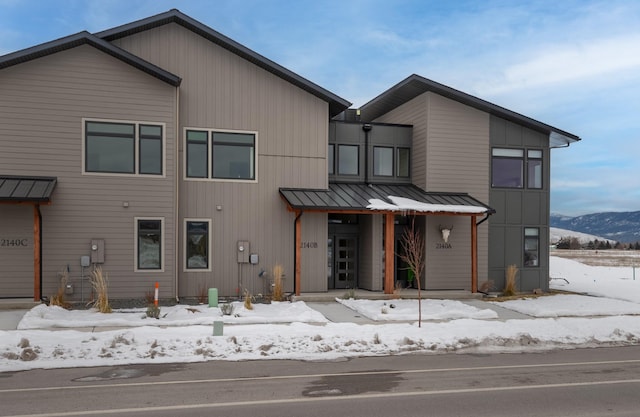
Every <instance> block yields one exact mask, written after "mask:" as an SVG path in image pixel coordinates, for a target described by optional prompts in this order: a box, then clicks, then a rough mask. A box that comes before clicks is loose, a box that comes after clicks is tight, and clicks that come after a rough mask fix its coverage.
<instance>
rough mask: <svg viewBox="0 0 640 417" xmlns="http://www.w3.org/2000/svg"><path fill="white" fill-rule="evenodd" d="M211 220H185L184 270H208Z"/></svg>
mask: <svg viewBox="0 0 640 417" xmlns="http://www.w3.org/2000/svg"><path fill="white" fill-rule="evenodd" d="M210 230H211V220H185V270H189V271H191V270H205V271H206V270H210V264H209V259H210V256H211V255H210V246H211V245H210V242H209V239H210V236H211V233H210Z"/></svg>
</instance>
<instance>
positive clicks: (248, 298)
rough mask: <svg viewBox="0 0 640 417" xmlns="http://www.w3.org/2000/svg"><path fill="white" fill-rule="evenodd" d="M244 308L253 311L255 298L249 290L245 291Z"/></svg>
mask: <svg viewBox="0 0 640 417" xmlns="http://www.w3.org/2000/svg"><path fill="white" fill-rule="evenodd" d="M244 308H245V309H247V310H253V296H252V295H251V294H249V291H247V290H244Z"/></svg>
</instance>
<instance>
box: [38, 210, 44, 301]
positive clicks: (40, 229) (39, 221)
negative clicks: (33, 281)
mask: <svg viewBox="0 0 640 417" xmlns="http://www.w3.org/2000/svg"><path fill="white" fill-rule="evenodd" d="M36 211H37V212H38V232H39V235H40V247H39V248H38V250H39V252H40V265H38V266H39V268H40V284H39V286H40V301H46V299H45V297H43V296H42V212H41V211H40V204H36Z"/></svg>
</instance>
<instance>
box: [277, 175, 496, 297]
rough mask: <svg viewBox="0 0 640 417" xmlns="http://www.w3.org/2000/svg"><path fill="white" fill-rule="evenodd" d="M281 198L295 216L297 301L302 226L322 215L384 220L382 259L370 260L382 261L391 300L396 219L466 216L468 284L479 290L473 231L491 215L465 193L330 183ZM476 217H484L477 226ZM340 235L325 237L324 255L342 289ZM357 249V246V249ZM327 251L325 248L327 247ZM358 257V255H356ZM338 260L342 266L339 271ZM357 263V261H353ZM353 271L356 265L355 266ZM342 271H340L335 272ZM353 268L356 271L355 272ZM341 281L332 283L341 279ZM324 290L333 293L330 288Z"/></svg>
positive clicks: (346, 262) (346, 268) (345, 269)
mask: <svg viewBox="0 0 640 417" xmlns="http://www.w3.org/2000/svg"><path fill="white" fill-rule="evenodd" d="M280 195H281V197H282V198H283V200H284V201H285V203H286V204H287V208H288V210H290V211H293V212H294V213H296V218H295V236H296V238H295V277H294V291H295V294H296V295H300V293H301V291H302V289H303V288H302V282H301V263H302V262H304V260H303V259H302V256H301V250H300V248H301V244H300V243H301V236H302V222H301V217H302V214H303V213H305V212H316V213H318V212H320V213H329V215H331V214H339V215H342V216H344V215H356V216H358V217H362V216H371V215H382V216H383V218H384V222H383V224H384V226H383V229H384V231H383V233H382V235H383V239H384V245H383V247H381V248H380V249H381V253H380V252H379V253H380V255H378V253H373V256H382V258H383V269H384V272H383V285H382V288H383V289H384V292H385V293H387V294H392V293H393V290H394V281H395V278H396V261H395V255H396V253H397V251H396V245H397V243H396V242H397V238H396V233H395V230H396V229H395V217H396V215H398V214H402V215H408V216H464V217H468V218H470V237H471V242H470V243H469V247H470V251H469V252H470V259H469V265H470V268H469V270H470V275H471V276H470V281H471V285H470V288H471V292H477V289H478V266H477V264H478V248H477V226H478V224H480V223H482V222H483V221H484V220H486V219H487V218H488V216H489V215H491V214H493V213H495V210H493V209H492V208H491V207H489V206H487V205H485V204H484V203H482V202H480V201H478V200H476V199H475V198H473V197H471V196H470V195H468V194H464V193H433V192H426V191H424V190H422V189H421V188H419V187H417V186H415V185H413V184H406V185H386V184H360V183H357V184H356V183H347V184H341V183H332V184H329V189H327V190H317V189H287V188H281V189H280ZM479 216H484V218H483V219H482V220H480V221H478V220H477V218H478V217H479ZM337 239H338V235H332V234H331V233H329V246H330V248H331V251H330V253H328V256H327V257H328V259H329V262H328V265H327V268H328V269H327V271H328V273H327V276H328V279H329V280H331V279H332V278H331V277H334V278H333V285H334V287H335V288H338V287H337V285H344V283H345V282H346V280H347V278H348V276H349V275H348V273H349V272H348V271H349V265H350V264H349V260H350V259H353V258H348V257H347V255H349V254H350V252H349V250H343V253H342V255H345V256H342V257H341V256H340V255H341V254H338V253H337V247H338V246H339V244H338V242H337ZM353 245H354V243H353V242H348V241H347V240H344V241H343V242H342V243H341V244H340V246H342V247H343V248H348V247H349V246H353ZM355 245H356V247H357V245H358V243H357V241H356V243H355ZM328 249H329V247H328ZM356 254H357V250H356ZM338 259H341V261H342V263H341V264H340V265H338ZM355 259H356V261H357V258H355ZM355 263H356V265H357V262H355ZM340 266H341V267H343V268H342V271H341V270H340V268H339V267H340ZM356 268H357V266H356ZM329 271H330V272H329ZM355 271H356V274H357V269H356V270H355ZM340 272H341V273H342V274H343V275H342V280H340V279H338V280H337V281H336V280H335V277H336V276H338V277H340V275H339V273H340ZM328 288H331V287H330V286H329V287H328Z"/></svg>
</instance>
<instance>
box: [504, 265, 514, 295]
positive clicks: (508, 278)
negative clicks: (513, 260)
mask: <svg viewBox="0 0 640 417" xmlns="http://www.w3.org/2000/svg"><path fill="white" fill-rule="evenodd" d="M517 274H518V267H516V266H515V265H509V266H508V267H507V270H506V271H505V283H504V290H503V291H502V295H504V296H506V297H509V296H512V295H516V275H517Z"/></svg>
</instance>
